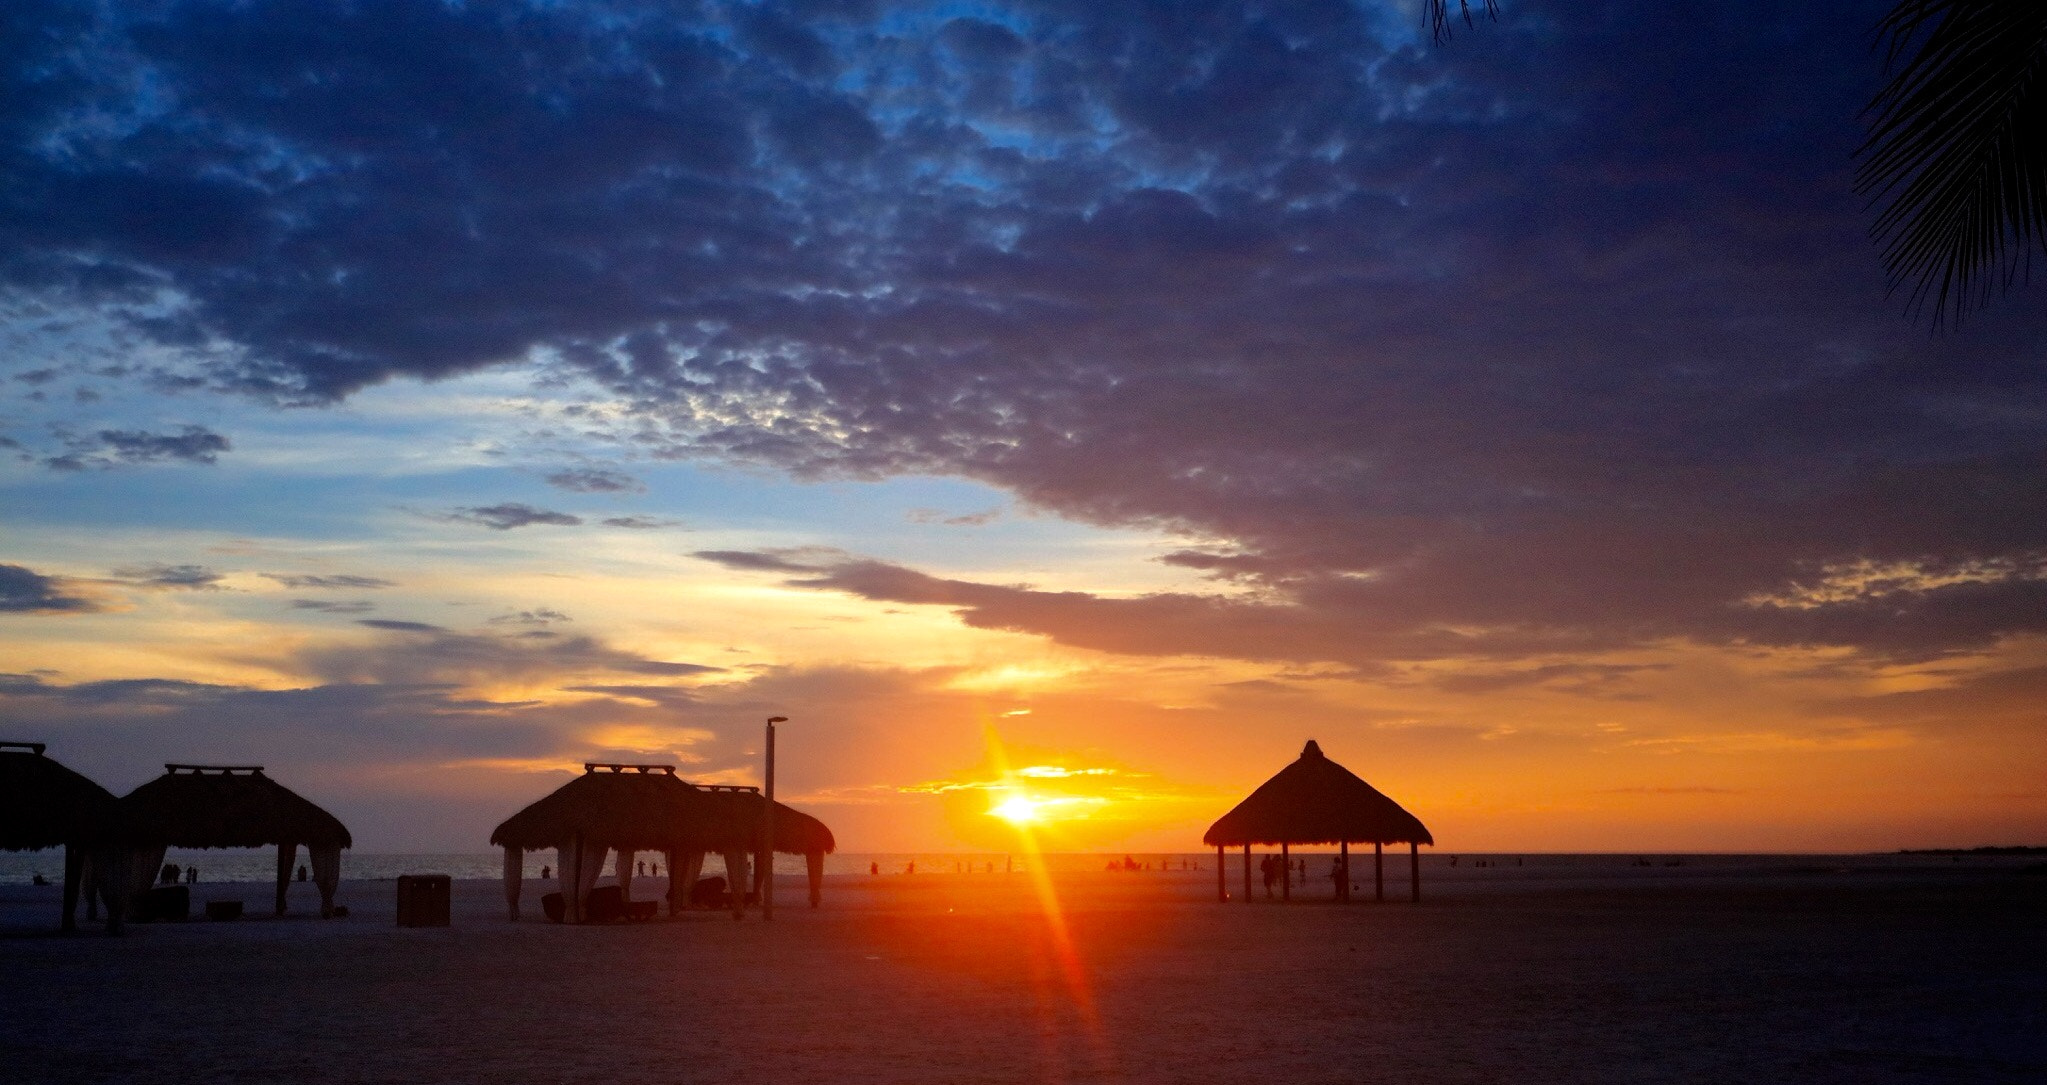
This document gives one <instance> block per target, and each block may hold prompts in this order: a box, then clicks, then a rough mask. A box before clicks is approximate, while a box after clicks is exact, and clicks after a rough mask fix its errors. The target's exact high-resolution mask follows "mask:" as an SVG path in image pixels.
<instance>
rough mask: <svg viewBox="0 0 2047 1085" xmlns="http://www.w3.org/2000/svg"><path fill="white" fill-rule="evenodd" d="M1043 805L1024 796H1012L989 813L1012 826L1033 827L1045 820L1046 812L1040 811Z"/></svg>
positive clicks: (992, 808)
mask: <svg viewBox="0 0 2047 1085" xmlns="http://www.w3.org/2000/svg"><path fill="white" fill-rule="evenodd" d="M1043 805H1044V804H1043V803H1041V802H1038V801H1036V800H1034V799H1029V798H1025V797H1024V796H1022V795H1011V796H1010V797H1008V798H1006V799H1004V800H1002V801H1001V802H999V803H996V804H995V805H994V806H992V807H990V808H989V810H988V813H989V814H991V815H993V816H995V817H999V818H1001V819H1002V820H1004V821H1006V822H1009V823H1010V824H1011V825H1033V824H1036V823H1037V822H1039V821H1042V820H1044V816H1045V815H1044V812H1043V811H1042V810H1041V809H1040V807H1042V806H1043Z"/></svg>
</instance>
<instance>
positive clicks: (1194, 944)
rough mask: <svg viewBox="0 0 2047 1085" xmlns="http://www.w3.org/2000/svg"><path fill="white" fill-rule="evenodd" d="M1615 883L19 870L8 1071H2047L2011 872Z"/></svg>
mask: <svg viewBox="0 0 2047 1085" xmlns="http://www.w3.org/2000/svg"><path fill="white" fill-rule="evenodd" d="M1630 873H1631V872H1623V871H1616V872H1614V873H1613V874H1611V875H1598V874H1580V875H1576V876H1572V877H1557V876H1554V875H1552V876H1547V877H1537V876H1532V875H1530V874H1529V873H1528V872H1526V871H1518V872H1517V871H1515V870H1513V869H1507V870H1498V871H1493V872H1487V873H1481V872H1477V871H1470V870H1468V869H1467V870H1463V871H1461V872H1460V874H1459V876H1458V877H1454V878H1447V879H1444V880H1442V881H1441V882H1439V883H1438V884H1435V885H1432V886H1430V887H1429V889H1430V892H1429V895H1428V899H1427V900H1426V901H1425V902H1424V903H1423V904H1421V905H1419V906H1416V905H1410V904H1407V903H1405V902H1404V901H1402V902H1399V903H1387V904H1384V905H1373V904H1353V905H1350V906H1346V907H1339V906H1335V905H1333V904H1330V903H1326V902H1312V901H1311V902H1306V903H1298V904H1295V905H1293V906H1282V905H1277V904H1266V903H1265V902H1264V901H1263V900H1259V901H1255V902H1253V904H1252V905H1251V906H1246V905H1244V904H1243V903H1241V902H1233V903H1231V904H1230V905H1227V906H1224V905H1219V904H1217V903H1216V901H1215V882H1214V880H1213V879H1214V875H1213V873H1212V870H1211V871H1210V872H1204V873H1198V874H1197V873H1186V874H1182V873H1178V872H1175V873H1173V874H1170V875H1167V874H1109V873H1088V874H1078V873H1066V874H1059V875H1056V876H1054V877H1052V878H1051V879H1050V884H1051V886H1052V889H1053V891H1054V893H1055V894H1056V896H1057V899H1058V901H1059V917H1060V918H1059V919H1058V920H1052V919H1048V918H1047V915H1046V912H1045V910H1044V908H1043V907H1042V905H1041V896H1040V892H1039V886H1038V883H1037V882H1036V881H1035V880H1034V879H1032V878H1030V877H1026V876H1023V875H1017V876H1013V877H1005V876H1001V875H992V876H991V875H983V876H964V877H962V876H950V875H922V876H916V877H904V876H899V875H884V876H882V877H878V878H869V877H861V876H835V877H833V878H831V879H830V884H828V886H827V889H826V895H825V904H824V907H822V908H820V909H817V910H815V911H813V910H810V909H807V908H803V907H800V906H794V907H792V906H791V902H797V903H799V904H800V900H801V895H800V892H799V890H798V882H797V881H796V880H795V879H785V880H784V881H783V882H782V883H781V884H782V886H783V888H782V889H781V891H780V894H779V896H780V899H781V900H782V901H783V904H782V906H781V907H780V908H779V909H778V911H777V915H776V918H775V920H774V922H773V923H772V924H768V923H763V922H761V921H760V919H759V917H758V915H757V914H750V915H749V916H748V918H747V919H746V920H745V921H744V922H734V921H732V920H731V919H730V918H729V917H728V916H727V915H724V914H720V913H693V914H689V915H686V916H684V917H682V918H680V919H678V920H675V921H664V922H656V923H649V924H642V925H632V926H609V927H581V928H576V927H563V926H556V925H551V924H547V923H544V922H537V921H533V918H532V916H533V913H534V912H536V911H537V909H536V908H534V907H533V906H532V905H531V903H530V901H531V900H532V897H530V896H529V906H528V915H529V919H528V921H526V922H522V923H518V924H512V923H508V922H506V920H505V918H504V916H503V905H502V898H501V895H500V889H499V886H497V885H496V884H493V883H491V882H488V881H481V880H475V881H461V882H458V883H456V890H455V902H454V924H453V926H451V927H448V928H440V929H400V928H397V927H395V926H394V923H393V920H394V905H393V899H394V892H393V889H394V887H393V885H392V884H391V883H389V882H356V883H352V884H347V885H345V886H344V888H343V893H342V899H343V900H344V901H345V902H346V903H348V904H349V906H350V908H351V911H352V914H351V915H350V916H349V917H348V918H347V919H344V920H336V921H328V922H322V921H320V920H317V919H312V918H305V917H304V913H305V910H306V909H305V908H304V902H303V901H300V900H299V899H298V898H297V897H296V896H295V897H294V905H293V906H294V908H295V909H296V910H297V911H298V913H299V914H297V915H294V916H289V917H287V918H285V919H282V920H271V919H247V920H242V921H238V922H233V923H208V922H205V921H193V922H188V923H183V924H152V925H138V926H135V927H133V928H131V930H130V932H129V933H128V934H127V935H126V936H124V937H121V938H108V937H106V936H104V935H102V934H100V933H98V932H97V931H95V932H92V933H84V934H79V935H75V936H69V937H60V936H56V935H51V934H45V933H39V932H38V930H37V928H38V926H39V925H40V924H42V921H43V919H44V917H46V916H48V917H52V918H53V917H54V906H53V901H54V898H50V896H49V894H50V891H49V890H47V889H40V888H31V887H26V886H7V887H5V888H4V889H0V921H4V923H0V926H4V930H5V931H6V935H5V937H4V938H0V964H4V975H5V981H4V987H0V1001H4V1010H5V1013H4V1019H5V1021H6V1029H5V1030H4V1032H0V1067H4V1068H5V1074H4V1076H5V1077H6V1079H7V1080H9V1081H14V1082H23V1083H30V1082H79V1081H109V1082H154V1081H209V1082H231V1081H337V1082H400V1081H495V1082H604V1083H613V1085H615V1083H619V1082H640V1081H646V1082H656V1081H659V1082H670V1081H704V1080H713V1079H723V1078H734V1077H740V1076H757V1077H761V1078H764V1079H767V1080H774V1081H777V1082H783V1083H799V1082H907V1081H917V1082H1029V1081H1147V1082H1151V1081H1156V1082H1217V1083H1221V1082H1241V1081H1246V1080H1254V1079H1256V1080H1270V1081H1285V1082H1348V1081H1365V1082H1380V1081H1383V1082H1471V1083H1481V1082H1506V1081H1512V1082H1523V1083H1526V1082H1559V1083H1561V1082H1599V1081H1613V1082H1623V1081H1626V1082H1744V1081H1754V1082H1782V1081H1799V1082H1843V1083H1847V1082H1915V1083H1919V1082H2007V1081H2008V1082H2022V1081H2023V1082H2034V1081H2040V1080H2043V1078H2047V969H2043V968H2042V967H2041V962H2042V961H2043V960H2047V878H2042V877H2039V876H2037V875H2036V874H2027V873H2025V872H2024V866H2023V864H2014V863H2005V864H1987V863H1964V864H1954V865H1952V866H1949V867H1942V866H1938V865H1934V864H1922V865H1917V866H1912V867H1904V868H1901V867H1897V866H1884V865H1872V866H1867V867H1858V866H1857V865H1855V864H1854V863H1853V862H1852V861H1844V862H1842V863H1840V864H1839V865H1832V864H1827V865H1815V866H1809V867H1788V868H1779V869H1772V870H1767V871H1749V872H1742V871H1729V870H1719V871H1712V872H1707V871H1700V872H1697V873H1693V872H1690V871H1687V870H1664V871H1659V872H1657V876H1655V877H1641V876H1628V875H1629V874H1630ZM301 888H303V887H294V889H295V891H296V890H298V889H301ZM536 888H537V885H535V886H529V893H530V892H532V891H533V890H534V889H536ZM1232 888H1233V889H1234V888H1235V887H1234V886H1233V887H1232ZM1324 888H1325V891H1326V887H1324ZM1389 888H1392V887H1390V886H1389ZM1400 888H1402V889H1404V888H1405V886H1404V884H1403V885H1401V886H1400ZM201 889H202V890H203V891H202V892H200V893H199V894H197V896H196V898H195V899H197V900H204V899H209V898H211V897H215V896H227V895H241V896H246V897H248V898H250V899H258V898H260V896H261V892H260V887H258V886H253V885H250V886H230V885H215V886H210V887H208V886H202V887H201ZM234 890H247V892H246V893H239V894H237V893H235V892H233V891H234ZM45 898H49V899H45Z"/></svg>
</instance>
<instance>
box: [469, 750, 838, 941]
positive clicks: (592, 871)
mask: <svg viewBox="0 0 2047 1085" xmlns="http://www.w3.org/2000/svg"><path fill="white" fill-rule="evenodd" d="M765 802H766V800H765V799H764V798H762V796H761V794H760V791H759V789H757V788H751V787H732V786H727V785H702V786H700V785H696V784H691V783H689V782H687V781H685V780H683V779H682V778H681V777H679V776H677V775H676V774H675V766H673V765H659V764H654V765H626V764H606V763H598V762H587V763H585V764H584V765H583V775H581V776H578V777H576V778H575V779H572V780H570V781H569V782H568V783H566V784H563V785H562V786H561V787H559V788H557V789H555V790H554V792H552V793H551V794H548V795H546V796H544V797H542V798H541V799H540V800H538V801H537V802H534V803H533V804H531V805H530V806H527V807H526V808H525V809H523V810H521V811H519V812H518V813H516V814H513V815H512V816H511V817H510V818H507V819H506V820H505V821H504V823H503V824H500V825H499V826H498V827H497V829H496V830H495V831H493V832H492V833H491V836H490V842H491V844H492V845H493V846H496V847H499V848H503V849H504V852H505V901H506V904H507V906H508V911H509V913H510V916H511V918H512V919H514V920H516V919H518V918H519V897H520V892H521V884H522V882H523V880H524V876H525V863H524V860H523V858H522V853H523V852H526V851H533V850H537V849H541V848H554V849H557V850H558V856H557V867H556V875H557V878H558V879H559V882H560V887H561V895H562V911H563V914H564V916H565V917H566V918H568V919H570V920H571V921H576V920H578V919H580V918H582V917H583V916H584V915H585V911H584V906H585V904H586V902H587V901H588V900H589V899H590V896H591V892H592V890H593V888H594V887H595V885H596V880H597V878H598V876H599V873H600V871H601V870H602V868H603V865H604V861H605V859H606V857H607V856H608V855H609V853H610V852H612V851H613V850H616V851H617V852H618V862H617V866H616V868H615V869H616V872H617V879H618V884H619V891H620V895H621V897H622V899H623V900H624V901H626V902H628V903H629V902H630V901H631V899H632V882H633V877H634V875H635V872H636V868H635V863H634V860H633V856H634V854H635V853H637V852H646V851H657V852H663V853H665V854H666V855H667V857H668V870H669V881H670V884H669V890H668V899H669V901H670V903H671V907H676V906H679V904H680V902H682V901H685V900H687V899H688V895H689V890H690V887H691V883H693V882H694V881H695V879H696V874H697V871H698V870H699V869H701V866H702V863H703V857H704V855H705V854H706V853H716V854H719V855H722V856H723V857H724V859H725V865H726V869H727V871H728V872H730V873H731V875H732V880H733V882H734V887H735V888H736V889H738V890H739V891H738V892H735V893H734V894H733V899H734V902H735V904H734V907H735V909H737V908H738V907H739V906H740V905H741V904H743V902H744V897H745V893H744V890H745V884H744V883H745V882H746V881H747V880H748V878H747V874H746V871H747V867H748V866H749V862H750V860H752V859H754V858H757V857H756V855H755V853H756V852H758V851H759V846H760V834H761V815H762V811H763V810H764V809H766V807H764V806H763V804H764V803H765ZM774 811H775V822H774V835H775V850H776V851H777V852H780V853H783V854H791V855H803V856H805V857H807V858H810V859H811V867H812V870H813V876H812V878H811V896H812V900H813V903H815V900H816V897H817V893H818V888H819V882H820V881H821V879H822V877H823V862H824V855H825V853H827V852H830V851H832V850H834V849H835V848H836V847H837V846H838V845H837V841H835V840H834V839H833V838H832V833H831V830H830V829H827V828H826V827H825V825H824V823H823V822H821V821H819V820H817V819H816V818H814V817H811V816H810V815H808V814H805V813H802V812H801V811H798V810H793V809H790V808H789V807H787V806H784V805H782V804H781V803H776V804H775V805H774ZM550 907H551V905H550Z"/></svg>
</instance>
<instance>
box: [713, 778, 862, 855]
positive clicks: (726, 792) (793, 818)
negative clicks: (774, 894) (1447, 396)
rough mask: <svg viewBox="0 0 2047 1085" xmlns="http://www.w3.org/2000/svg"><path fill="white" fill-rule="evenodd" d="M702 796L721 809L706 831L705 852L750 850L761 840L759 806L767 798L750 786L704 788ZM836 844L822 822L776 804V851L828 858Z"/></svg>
mask: <svg viewBox="0 0 2047 1085" xmlns="http://www.w3.org/2000/svg"><path fill="white" fill-rule="evenodd" d="M704 797H705V798H706V799H708V800H709V801H710V802H711V803H713V804H715V805H717V806H719V807H721V808H722V809H721V811H720V813H719V815H718V816H717V817H716V818H714V819H712V820H711V821H710V822H709V824H708V826H707V828H708V829H709V830H710V832H709V833H708V834H707V835H706V836H705V837H704V838H703V840H702V843H703V844H707V845H710V846H709V847H708V848H707V849H706V850H712V851H716V850H721V846H736V847H752V846H754V845H755V843H756V842H757V841H758V840H759V839H760V823H761V804H762V803H764V802H766V801H767V799H766V798H765V797H763V796H762V795H761V793H760V792H759V791H758V790H756V789H754V788H750V787H721V788H714V789H707V790H706V791H705V793H704ZM838 847H839V843H838V841H837V840H836V839H834V838H833V837H832V831H831V830H830V829H829V828H827V827H825V823H824V822H822V821H819V820H818V819H816V818H814V817H812V816H810V815H809V814H806V813H804V812H803V811H801V810H798V809H796V808H794V807H792V806H788V805H786V804H784V803H780V802H778V803H776V804H775V851H777V852H779V853H781V854H783V855H809V854H812V853H816V854H819V855H829V854H831V853H832V852H834V851H836V850H838Z"/></svg>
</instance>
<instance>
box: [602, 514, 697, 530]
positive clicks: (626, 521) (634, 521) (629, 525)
mask: <svg viewBox="0 0 2047 1085" xmlns="http://www.w3.org/2000/svg"><path fill="white" fill-rule="evenodd" d="M601 523H603V524H604V526H605V527H622V528H625V529H626V530H628V531H653V530H655V529H657V528H664V527H681V526H682V521H680V520H664V519H660V518H658V517H652V516H607V517H605V518H604V519H603V520H602V521H601Z"/></svg>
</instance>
